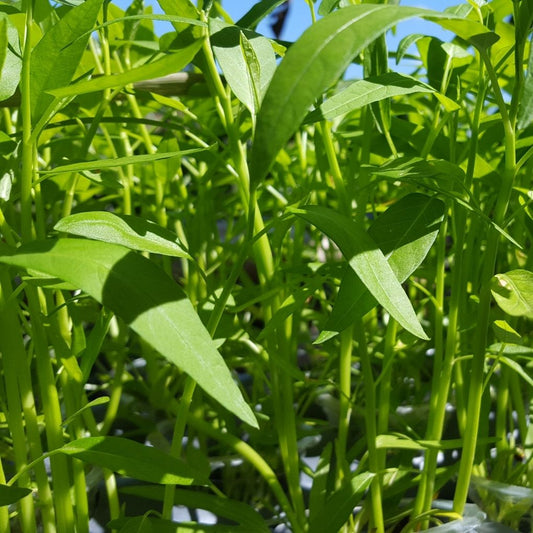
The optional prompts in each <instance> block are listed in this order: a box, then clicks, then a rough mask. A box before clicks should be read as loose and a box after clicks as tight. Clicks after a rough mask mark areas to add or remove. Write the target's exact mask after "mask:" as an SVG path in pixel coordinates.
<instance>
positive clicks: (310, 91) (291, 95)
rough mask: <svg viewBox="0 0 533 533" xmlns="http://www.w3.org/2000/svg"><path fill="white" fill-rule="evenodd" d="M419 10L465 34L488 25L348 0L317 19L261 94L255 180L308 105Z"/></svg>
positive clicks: (252, 159)
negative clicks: (367, 49)
mask: <svg viewBox="0 0 533 533" xmlns="http://www.w3.org/2000/svg"><path fill="white" fill-rule="evenodd" d="M416 16H423V17H426V18H429V19H430V20H432V21H434V22H437V23H439V24H441V25H443V26H446V27H447V28H448V29H451V30H452V31H456V32H457V33H458V35H460V36H461V37H463V38H465V37H468V36H471V35H474V34H475V33H483V31H485V28H484V26H482V25H481V24H476V23H475V22H472V21H462V20H461V19H460V18H459V17H455V16H454V15H452V14H445V13H438V12H436V11H428V10H424V9H418V8H414V7H402V6H394V5H378V4H361V5H355V6H349V7H346V8H343V9H340V10H338V11H334V12H333V13H331V14H329V15H327V16H325V17H324V18H322V19H320V20H318V22H316V23H315V24H313V25H312V26H311V27H310V28H309V29H308V30H307V31H305V32H304V34H303V35H302V36H301V37H300V38H299V39H298V41H296V43H295V44H293V45H292V46H291V47H290V49H289V50H288V51H287V53H286V54H285V57H284V58H283V60H282V61H281V63H280V65H279V67H278V68H277V70H276V72H275V74H274V76H273V78H272V82H271V83H270V85H269V87H268V90H267V92H266V95H265V98H264V99H263V104H262V106H261V109H260V111H259V113H258V116H257V127H256V132H255V139H254V144H253V148H252V153H251V156H250V175H251V177H252V182H253V183H254V184H256V185H257V184H258V183H260V182H261V181H262V180H263V178H264V177H265V176H266V174H267V172H268V170H269V168H270V166H271V165H272V163H273V161H274V159H275V157H276V155H277V153H278V152H279V150H280V149H281V148H282V147H283V145H284V144H285V143H286V142H287V141H288V140H289V138H290V137H291V135H292V134H293V133H294V132H295V131H296V130H297V129H298V127H299V126H300V124H301V123H302V120H303V119H304V117H305V115H306V113H307V110H308V109H309V108H310V107H311V106H312V105H313V104H314V103H315V101H316V99H317V98H319V97H320V96H321V95H322V93H323V92H324V91H325V90H326V89H328V88H329V87H330V86H331V85H332V84H333V83H335V82H336V81H337V80H338V79H339V78H340V77H341V75H342V74H343V72H344V71H345V70H346V68H347V67H348V65H349V64H350V63H351V62H352V61H353V59H354V57H355V56H356V55H357V54H359V53H360V52H361V51H362V50H363V49H364V48H365V47H366V46H368V45H369V44H370V43H371V42H372V41H374V40H375V39H376V38H377V37H379V36H380V35H382V34H383V33H385V32H386V31H387V30H388V29H389V28H391V27H393V26H395V25H396V24H398V23H399V22H401V21H403V20H406V19H409V18H413V17H416ZM442 19H453V20H442Z"/></svg>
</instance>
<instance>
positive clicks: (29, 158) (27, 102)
mask: <svg viewBox="0 0 533 533" xmlns="http://www.w3.org/2000/svg"><path fill="white" fill-rule="evenodd" d="M24 8H25V13H26V19H25V29H24V45H23V52H22V71H21V76H20V98H21V99H20V112H21V115H22V168H21V176H20V210H21V233H22V238H23V240H25V241H29V240H31V239H32V225H33V218H32V198H31V191H32V185H33V172H34V169H33V142H32V140H31V137H32V122H31V92H30V91H31V82H30V69H31V52H32V49H31V39H32V25H33V1H32V0H26V1H25V2H24Z"/></svg>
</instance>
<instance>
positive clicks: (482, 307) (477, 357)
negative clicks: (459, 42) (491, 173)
mask: <svg viewBox="0 0 533 533" xmlns="http://www.w3.org/2000/svg"><path fill="white" fill-rule="evenodd" d="M480 54H481V57H482V59H483V61H484V63H485V66H486V68H487V73H488V75H489V79H490V81H491V85H492V90H493V94H494V97H495V99H496V102H497V103H498V106H499V108H500V113H501V117H502V121H503V127H504V132H505V168H504V170H503V175H502V182H501V185H500V192H499V194H498V200H497V202H496V207H495V210H494V222H495V223H496V224H497V225H499V226H501V225H502V223H503V221H504V219H505V213H506V211H507V207H508V205H509V200H510V197H511V191H512V187H513V180H514V176H515V170H516V169H515V167H516V140H515V132H514V129H513V125H512V123H511V121H510V118H509V114H508V112H507V107H506V104H505V101H504V100H503V96H502V93H501V90H500V87H499V84H498V78H497V76H496V73H495V72H494V69H493V68H492V64H491V62H490V58H489V56H488V54H487V52H486V51H484V50H481V51H480ZM498 243H499V234H498V232H497V231H496V230H495V229H494V227H493V226H490V227H489V228H488V231H487V248H486V252H485V257H484V260H483V271H482V277H481V291H480V297H479V311H478V317H477V327H476V332H475V340H474V353H473V358H472V364H471V370H470V385H469V395H468V407H467V423H466V431H465V434H464V436H463V442H464V446H463V453H462V456H461V463H460V466H459V475H458V480H457V487H456V491H455V496H454V503H453V509H454V511H455V512H457V513H459V514H462V513H463V510H464V507H465V504H466V499H467V495H468V488H469V485H470V479H471V476H472V470H473V466H474V461H475V451H476V444H477V435H478V429H479V413H480V409H481V400H482V397H483V374H484V367H485V351H486V343H487V333H488V328H489V318H490V305H491V291H490V280H491V278H492V276H493V275H494V272H495V267H496V257H497V254H498Z"/></svg>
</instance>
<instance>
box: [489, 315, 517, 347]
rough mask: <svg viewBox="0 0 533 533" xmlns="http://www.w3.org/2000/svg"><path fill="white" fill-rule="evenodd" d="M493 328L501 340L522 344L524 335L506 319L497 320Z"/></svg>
mask: <svg viewBox="0 0 533 533" xmlns="http://www.w3.org/2000/svg"><path fill="white" fill-rule="evenodd" d="M492 329H493V330H494V334H495V335H496V338H497V339H498V340H499V341H500V342H504V343H506V344H520V340H521V339H522V337H521V336H520V335H519V334H518V333H517V332H516V331H515V330H514V329H513V328H512V327H511V326H510V325H509V324H508V323H507V322H506V321H505V320H495V321H494V322H493V323H492Z"/></svg>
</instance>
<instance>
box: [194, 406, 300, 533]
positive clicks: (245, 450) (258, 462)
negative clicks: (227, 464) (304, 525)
mask: <svg viewBox="0 0 533 533" xmlns="http://www.w3.org/2000/svg"><path fill="white" fill-rule="evenodd" d="M187 422H188V423H189V425H191V426H192V427H194V428H195V429H196V430H198V431H199V432H201V433H202V434H204V435H207V436H208V437H211V438H212V439H215V440H217V441H218V442H221V443H223V444H225V445H226V446H228V447H229V448H231V449H232V450H233V451H234V452H235V453H237V454H239V455H240V456H241V457H242V458H243V459H244V460H245V461H248V462H249V463H250V464H251V465H252V466H253V467H254V468H255V469H256V470H257V471H258V472H259V474H260V475H261V477H262V478H263V479H264V480H265V481H266V482H267V484H268V486H269V487H270V490H271V491H272V493H273V494H274V496H276V498H277V500H278V502H279V504H280V506H281V508H282V509H283V510H284V511H285V513H286V514H287V518H288V519H289V521H290V523H291V524H298V517H297V516H296V515H295V513H294V511H293V510H292V506H291V504H290V502H289V500H288V499H287V495H286V494H285V491H284V490H283V487H282V486H281V484H280V482H279V481H278V478H277V476H276V474H275V473H274V471H273V470H272V468H271V467H270V465H269V464H268V463H267V462H266V461H265V460H264V459H263V457H261V455H260V454H259V453H258V452H256V451H255V450H254V449H253V448H252V447H251V446H250V445H249V444H247V443H246V442H244V441H242V440H240V439H239V438H237V437H235V436H234V435H231V434H230V433H223V432H222V431H220V430H219V429H216V428H214V427H213V426H211V425H210V424H208V423H207V422H204V421H203V420H200V419H198V418H196V417H195V416H194V415H192V414H190V415H189V417H188V419H187ZM302 530H303V529H302ZM298 531H300V530H298Z"/></svg>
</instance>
